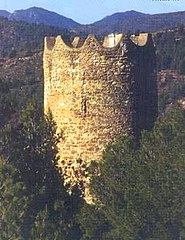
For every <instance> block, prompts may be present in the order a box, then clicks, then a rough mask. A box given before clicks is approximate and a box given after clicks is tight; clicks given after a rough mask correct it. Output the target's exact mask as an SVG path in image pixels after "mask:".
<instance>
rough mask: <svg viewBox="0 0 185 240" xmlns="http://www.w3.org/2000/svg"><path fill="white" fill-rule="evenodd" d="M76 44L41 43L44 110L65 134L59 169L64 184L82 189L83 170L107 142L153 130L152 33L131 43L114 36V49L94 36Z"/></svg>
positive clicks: (155, 106) (154, 79)
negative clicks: (61, 171) (62, 173)
mask: <svg viewBox="0 0 185 240" xmlns="http://www.w3.org/2000/svg"><path fill="white" fill-rule="evenodd" d="M118 39H119V41H118ZM140 39H141V40H142V44H139V41H140ZM108 40H109V39H106V44H104V45H105V46H106V45H107V46H108V45H109V43H108ZM78 42H79V39H76V40H75V41H74V42H73V47H69V46H67V45H66V44H65V43H64V42H63V40H62V39H61V37H57V38H46V39H45V50H44V106H45V111H47V110H48V108H50V109H51V111H52V113H53V116H54V120H55V121H56V122H57V126H58V129H62V130H63V131H64V140H63V141H62V142H61V143H60V145H59V147H60V161H59V166H61V167H62V169H63V172H64V173H65V181H66V183H68V182H69V183H70V184H74V183H75V182H76V181H77V182H79V183H80V184H82V185H83V183H84V181H85V182H88V181H89V180H88V173H87V171H86V167H87V166H88V164H89V163H90V162H91V161H92V160H100V159H101V156H102V151H103V149H104V148H105V146H106V144H108V143H110V142H112V141H114V139H115V137H116V136H118V135H120V134H135V135H139V134H140V131H141V130H142V129H150V128H151V127H152V126H153V123H154V121H155V119H156V116H157V87H156V77H155V75H156V72H155V49H154V46H153V41H152V38H151V35H148V34H145V35H143V36H140V37H137V39H135V41H134V39H133V37H132V40H131V39H129V38H128V37H127V36H122V38H121V37H120V35H119V37H116V41H115V46H113V45H112V42H113V40H112V36H111V47H112V46H113V47H112V48H111V47H110V45H109V47H107V48H106V47H103V46H102V45H100V44H99V43H98V42H97V40H96V39H95V37H94V36H93V35H89V37H88V38H87V39H86V41H85V43H84V44H83V45H82V46H81V47H75V46H78ZM134 42H135V43H134ZM144 42H145V45H143V43H144ZM104 43H105V41H104ZM140 45H142V46H140ZM80 159H81V160H80ZM84 179H87V181H86V180H84Z"/></svg>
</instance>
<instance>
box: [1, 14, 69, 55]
mask: <svg viewBox="0 0 185 240" xmlns="http://www.w3.org/2000/svg"><path fill="white" fill-rule="evenodd" d="M57 35H63V36H64V37H66V38H68V37H69V35H70V33H69V31H68V30H66V29H61V28H57V27H52V26H47V25H41V24H40V25H38V24H29V23H26V22H23V21H19V22H17V21H9V20H8V19H6V18H0V58H2V57H10V58H11V57H15V56H26V55H30V54H31V53H32V52H33V53H34V52H36V51H42V50H43V42H44V41H43V39H44V37H45V36H57Z"/></svg>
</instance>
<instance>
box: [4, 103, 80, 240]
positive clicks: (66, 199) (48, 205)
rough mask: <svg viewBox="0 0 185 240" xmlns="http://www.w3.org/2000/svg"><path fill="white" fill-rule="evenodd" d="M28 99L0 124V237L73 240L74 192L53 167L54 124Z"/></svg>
mask: <svg viewBox="0 0 185 240" xmlns="http://www.w3.org/2000/svg"><path fill="white" fill-rule="evenodd" d="M41 113H42V110H41V109H40V106H39V105H38V104H36V103H35V102H33V103H30V104H29V105H28V106H27V107H26V109H25V110H24V111H21V113H20V114H19V116H18V117H17V119H16V120H15V121H13V122H9V123H8V124H7V125H6V126H5V127H4V128H2V129H1V134H0V136H1V138H0V143H1V149H0V150H1V159H0V189H1V193H0V202H1V210H0V239H2V240H5V239H12V240H15V239H30V240H31V239H34V240H36V239H38V240H39V239H48V240H49V239H64V240H67V239H78V238H76V237H75V238H74V237H73V235H77V234H79V233H78V231H79V228H77V227H76V225H75V224H74V220H73V218H74V215H75V213H76V211H77V209H78V205H80V204H81V201H82V199H81V198H80V197H78V191H75V189H74V191H73V192H72V195H69V193H68V192H67V190H66V187H64V184H63V179H62V177H61V172H60V169H58V167H57V160H58V157H57V153H58V149H57V143H58V141H59V140H60V138H61V134H56V125H55V123H54V121H53V120H52V116H51V113H48V115H47V116H43V115H42V114H41ZM74 204H75V207H74Z"/></svg>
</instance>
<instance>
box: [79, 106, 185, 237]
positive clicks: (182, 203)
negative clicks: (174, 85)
mask: <svg viewBox="0 0 185 240" xmlns="http://www.w3.org/2000/svg"><path fill="white" fill-rule="evenodd" d="M97 169H98V171H97ZM95 172H96V173H97V172H98V173H99V174H94V173H95ZM92 173H93V174H92V183H91V192H92V193H93V195H94V196H95V197H96V201H95V205H94V206H84V207H83V208H82V212H81V216H80V223H81V227H82V230H83V233H84V234H83V237H82V239H100V240H102V239H106V240H107V239H110V240H112V239H115V240H124V239H125V240H128V239H131V240H136V239H137V240H139V239H141V240H154V239H156V240H160V239H161V240H172V239H179V240H180V239H184V237H185V235H184V234H185V231H184V230H185V225H184V224H185V186H184V181H185V112H182V111H181V110H179V109H173V110H171V112H169V113H168V114H167V115H166V116H165V117H164V118H163V119H160V120H159V121H158V122H157V123H156V124H155V127H154V129H153V131H152V132H143V135H142V138H141V140H140V143H139V144H138V143H136V142H135V141H134V139H133V138H131V137H130V138H128V137H121V138H119V139H118V140H117V142H116V143H115V144H113V145H109V146H108V147H107V149H106V151H105V153H104V157H103V161H102V162H101V163H99V164H97V163H94V165H93V166H92Z"/></svg>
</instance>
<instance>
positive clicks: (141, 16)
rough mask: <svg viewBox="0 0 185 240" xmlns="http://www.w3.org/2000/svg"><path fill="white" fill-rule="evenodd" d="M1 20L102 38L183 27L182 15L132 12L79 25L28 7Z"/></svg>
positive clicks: (39, 9) (184, 16) (4, 14)
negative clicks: (107, 35) (180, 25)
mask: <svg viewBox="0 0 185 240" xmlns="http://www.w3.org/2000/svg"><path fill="white" fill-rule="evenodd" d="M92 14H93V13H92ZM0 16H3V17H7V18H8V19H9V20H16V21H25V22H27V23H35V24H44V25H49V26H54V27H59V28H63V29H64V28H66V29H68V30H69V31H72V32H75V33H77V34H80V33H83V34H84V33H94V34H98V35H105V34H109V33H112V32H123V33H136V32H139V31H140V32H142V31H145V32H155V31H161V30H164V29H170V28H174V27H176V26H177V25H178V24H185V11H182V12H172V13H161V14H145V13H141V12H137V11H133V10H132V11H126V12H119V13H115V14H113V15H111V16H107V17H105V18H103V19H101V20H99V21H97V22H94V23H92V24H86V25H82V24H79V23H77V22H75V21H73V20H72V19H69V18H66V17H64V16H62V15H60V14H57V13H55V12H51V11H48V10H46V9H43V8H39V7H31V8H28V9H26V10H17V11H14V12H13V13H9V12H7V11H3V10H0Z"/></svg>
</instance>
